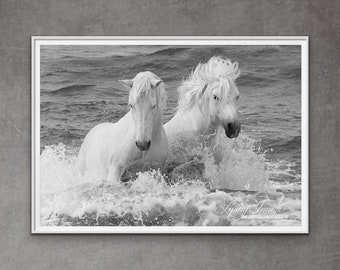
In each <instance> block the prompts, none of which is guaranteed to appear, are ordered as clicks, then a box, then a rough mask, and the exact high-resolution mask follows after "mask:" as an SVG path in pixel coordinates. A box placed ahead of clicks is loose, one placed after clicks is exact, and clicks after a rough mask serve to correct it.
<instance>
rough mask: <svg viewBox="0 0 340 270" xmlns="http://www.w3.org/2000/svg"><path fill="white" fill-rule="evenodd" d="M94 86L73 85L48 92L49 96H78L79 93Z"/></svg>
mask: <svg viewBox="0 0 340 270" xmlns="http://www.w3.org/2000/svg"><path fill="white" fill-rule="evenodd" d="M94 86H95V85H93V84H74V85H68V86H65V87H61V88H58V89H56V90H53V91H49V92H48V93H49V94H54V95H63V96H68V95H72V94H79V92H81V91H84V90H88V89H92V88H93V87H94Z"/></svg>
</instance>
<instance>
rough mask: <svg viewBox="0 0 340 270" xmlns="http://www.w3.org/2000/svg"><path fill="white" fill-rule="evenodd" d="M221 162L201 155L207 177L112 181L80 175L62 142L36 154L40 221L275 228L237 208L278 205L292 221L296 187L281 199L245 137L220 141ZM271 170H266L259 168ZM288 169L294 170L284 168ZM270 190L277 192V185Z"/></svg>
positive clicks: (153, 174) (296, 216)
mask: <svg viewBox="0 0 340 270" xmlns="http://www.w3.org/2000/svg"><path fill="white" fill-rule="evenodd" d="M225 142H228V143H227V144H228V145H227V146H226V147H225V149H224V151H225V152H224V153H225V155H226V156H225V157H224V159H223V162H222V163H223V164H224V165H223V166H216V165H214V164H213V163H212V162H211V160H210V159H209V157H208V156H205V157H204V163H205V171H206V174H205V176H206V177H207V179H197V178H194V177H186V178H181V179H180V181H177V182H175V183H173V184H171V185H169V184H168V181H167V179H166V178H165V176H164V175H162V174H161V173H160V172H159V171H156V170H152V171H147V172H143V173H138V174H137V178H136V179H135V180H134V181H129V182H127V183H117V184H113V183H110V182H107V181H103V180H102V179H98V178H96V177H94V176H92V175H89V174H88V175H85V176H83V177H80V176H78V175H77V172H76V170H75V167H74V164H75V160H76V156H77V149H75V148H72V147H66V146H65V145H63V144H59V145H52V146H48V147H46V148H45V150H44V151H43V152H42V154H41V157H40V166H41V169H40V175H41V224H42V225H43V226H60V225H64V226H71V225H73V226H74V225H79V226H89V225H91V226H98V225H101V226H108V225H110V226H137V225H138V226H164V225H167V226H180V225H181V226H183V225H186V226H235V225H249V226H252V225H254V226H255V225H262V226H270V225H277V222H279V221H278V220H277V219H275V217H274V218H268V219H256V218H249V213H240V212H239V211H236V210H237V209H250V208H251V209H252V211H256V210H259V209H261V208H263V207H264V206H266V207H269V208H273V209H281V210H282V209H283V210H284V211H285V212H284V213H285V216H284V218H283V220H282V219H281V220H280V222H281V223H280V222H279V224H285V225H299V223H300V220H301V217H300V197H299V194H300V193H299V188H300V187H299V185H298V184H296V185H295V186H294V188H295V191H296V194H295V197H292V195H290V196H288V197H287V196H286V195H285V192H288V191H291V190H290V189H289V187H291V185H290V183H287V185H290V186H289V187H288V186H287V188H286V189H285V186H286V185H285V182H281V183H280V185H279V186H277V187H275V185H274V184H272V182H269V181H268V178H267V176H268V174H270V173H271V172H275V171H279V170H280V167H279V166H277V167H275V166H274V167H268V166H267V165H268V164H267V162H266V160H265V159H264V156H263V155H262V154H256V153H255V152H254V149H253V144H252V142H251V140H249V139H248V138H246V137H243V138H241V139H240V140H234V141H232V140H226V141H225ZM268 168H269V169H271V170H272V171H271V172H270V171H266V170H268ZM291 173H293V172H291ZM276 188H277V190H276Z"/></svg>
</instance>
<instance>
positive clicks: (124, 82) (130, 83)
mask: <svg viewBox="0 0 340 270" xmlns="http://www.w3.org/2000/svg"><path fill="white" fill-rule="evenodd" d="M119 82H120V83H121V84H122V85H124V86H126V87H129V88H131V87H132V85H133V80H119Z"/></svg>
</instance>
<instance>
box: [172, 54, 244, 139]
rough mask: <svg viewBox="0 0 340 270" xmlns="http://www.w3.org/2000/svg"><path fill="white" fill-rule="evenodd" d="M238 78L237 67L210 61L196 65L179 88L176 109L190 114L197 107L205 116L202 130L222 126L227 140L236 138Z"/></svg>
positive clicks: (215, 59) (238, 124) (239, 127)
mask: <svg viewBox="0 0 340 270" xmlns="http://www.w3.org/2000/svg"><path fill="white" fill-rule="evenodd" d="M239 75H240V70H239V68H238V63H237V62H234V63H232V62H231V61H230V60H229V59H223V58H221V57H212V58H211V59H210V60H209V61H208V62H207V63H205V64H198V66H197V67H196V68H195V70H194V71H193V72H192V74H191V75H190V76H189V78H188V79H187V80H185V81H184V82H183V83H182V85H181V86H180V87H179V89H178V91H179V93H180V99H179V108H181V109H183V110H188V109H189V110H190V109H193V108H195V107H196V106H198V108H199V109H200V111H201V114H202V115H203V116H204V118H203V119H204V120H203V121H201V122H204V123H205V124H204V126H205V128H206V129H209V130H216V129H217V128H218V127H219V126H222V127H223V128H224V130H225V134H226V135H227V136H228V137H229V138H236V137H237V136H238V134H239V132H240V129H241V124H240V122H239V121H238V118H237V110H238V99H239V97H240V93H239V91H238V89H237V86H236V84H235V79H236V78H237V77H238V76H239Z"/></svg>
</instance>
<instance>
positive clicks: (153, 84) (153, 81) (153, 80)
mask: <svg viewBox="0 0 340 270" xmlns="http://www.w3.org/2000/svg"><path fill="white" fill-rule="evenodd" d="M161 82H162V80H156V79H152V80H151V86H152V87H153V88H156V87H157V86H159V85H160V83H161Z"/></svg>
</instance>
